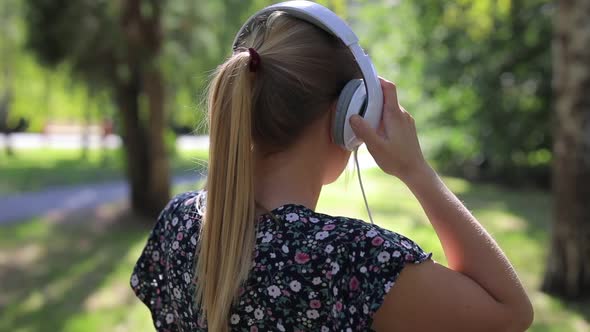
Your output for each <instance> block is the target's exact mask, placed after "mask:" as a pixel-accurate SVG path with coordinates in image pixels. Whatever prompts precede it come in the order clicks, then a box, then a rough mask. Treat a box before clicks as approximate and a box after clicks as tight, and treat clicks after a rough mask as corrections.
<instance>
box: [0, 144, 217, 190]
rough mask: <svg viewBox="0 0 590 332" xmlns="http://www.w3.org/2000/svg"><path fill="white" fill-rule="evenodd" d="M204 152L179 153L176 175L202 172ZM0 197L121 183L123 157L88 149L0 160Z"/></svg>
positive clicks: (47, 151) (27, 153)
mask: <svg viewBox="0 0 590 332" xmlns="http://www.w3.org/2000/svg"><path fill="white" fill-rule="evenodd" d="M206 156H207V151H206V150H202V149H194V150H178V151H176V154H175V155H173V156H172V157H171V158H170V167H171V171H172V172H173V173H174V174H176V175H187V174H188V175H191V174H198V173H200V172H202V170H203V169H204V168H205V167H204V166H205V165H206ZM0 169H1V170H2V172H0V195H7V194H14V193H18V192H26V191H37V190H43V189H47V188H50V187H53V186H64V185H76V184H85V183H100V182H103V181H109V180H123V179H124V174H125V164H124V155H123V152H122V151H120V150H106V151H102V150H90V151H89V152H88V154H87V155H86V157H85V158H82V154H81V152H80V151H79V150H64V149H26V150H18V151H16V153H15V155H14V156H13V157H10V158H5V157H3V158H1V159H0Z"/></svg>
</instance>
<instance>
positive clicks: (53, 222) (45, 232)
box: [0, 169, 590, 332]
mask: <svg viewBox="0 0 590 332" xmlns="http://www.w3.org/2000/svg"><path fill="white" fill-rule="evenodd" d="M351 176H352V174H348V176H343V177H342V178H341V179H340V180H339V181H338V182H337V183H335V184H333V185H330V186H327V187H326V188H325V191H324V192H323V194H322V197H321V200H320V203H319V206H318V210H319V211H321V212H326V213H331V214H340V215H348V216H352V217H359V218H366V212H365V210H364V205H363V202H362V198H361V196H360V191H359V189H358V188H357V182H356V179H355V178H353V177H351ZM363 176H364V177H363V180H364V182H365V186H366V189H367V193H368V199H369V203H370V205H371V207H372V211H373V215H374V217H375V220H376V222H377V223H379V224H380V225H382V226H384V227H386V228H388V229H391V230H394V231H397V232H399V233H402V234H405V235H406V236H409V237H410V238H412V239H414V240H415V241H417V242H418V243H419V244H420V245H421V246H422V247H423V248H424V249H425V250H427V251H432V252H434V258H435V259H436V260H437V261H441V262H444V256H443V253H442V250H441V247H440V244H439V243H438V240H437V238H436V236H435V233H434V231H433V230H432V229H431V227H430V226H429V224H428V222H427V220H426V218H425V216H424V214H423V213H422V211H421V209H420V207H419V206H418V204H417V203H416V201H415V200H414V198H413V197H412V196H411V195H410V193H409V191H408V190H407V189H406V188H405V187H404V186H403V185H402V184H401V183H400V182H399V181H397V180H395V179H393V178H390V177H388V176H385V175H383V174H382V173H380V172H379V171H378V170H376V169H371V170H365V171H363ZM445 181H446V182H447V184H448V185H449V186H450V187H451V188H452V190H453V191H454V192H456V193H457V194H459V195H460V197H461V198H462V199H463V200H464V201H465V202H466V203H467V205H468V207H469V208H470V209H471V210H472V211H473V212H474V213H475V215H476V216H477V217H478V218H479V219H480V220H481V222H482V223H483V224H484V225H485V226H486V228H487V229H488V230H489V231H490V232H491V233H492V234H493V235H494V236H495V238H496V239H497V241H498V242H499V243H500V245H501V246H502V248H503V249H504V250H505V251H506V253H507V254H508V256H509V257H510V259H511V260H512V262H513V263H514V265H515V267H516V269H517V271H518V273H519V275H520V277H521V278H522V280H523V281H524V283H525V284H526V288H527V290H528V292H529V294H530V295H531V297H532V300H533V302H534V305H535V310H536V315H535V323H534V325H533V327H532V328H531V329H530V330H529V331H538V332H541V331H555V332H557V331H559V332H568V331H577V332H583V331H590V323H589V322H590V302H588V303H579V304H577V305H569V304H565V303H563V302H561V301H559V300H557V299H554V298H552V297H550V296H547V295H545V294H543V293H541V292H539V291H538V288H539V283H540V281H541V276H542V273H543V266H544V264H545V256H546V253H547V243H548V233H547V230H548V229H549V222H550V201H551V200H550V196H549V195H548V194H546V193H542V192H535V191H514V190H506V189H501V188H498V187H495V186H491V185H474V184H470V183H469V182H466V181H463V180H460V179H455V178H446V179H445ZM187 189H190V188H186V187H184V188H176V191H184V190H187ZM150 222H151V221H145V220H140V219H139V218H137V217H134V216H132V215H129V214H128V213H127V212H126V210H125V207H124V206H121V205H116V204H115V205H108V206H102V207H100V208H98V209H95V210H91V211H86V212H84V213H81V214H78V215H70V216H55V215H54V216H45V217H40V218H37V219H33V220H28V221H26V222H23V223H19V224H15V225H11V226H6V227H3V228H0V313H1V314H0V331H12V332H24V331H85V332H93V331H151V330H153V329H152V328H151V326H152V325H151V320H150V317H149V314H148V311H147V310H146V309H145V307H144V306H143V305H142V304H141V303H140V302H139V301H138V300H137V299H136V298H135V297H134V296H133V294H132V293H131V290H130V288H129V286H128V278H129V275H130V273H131V269H132V266H133V264H134V262H135V260H136V259H137V257H138V255H139V253H140V250H141V249H142V247H143V245H144V241H145V239H146V237H147V235H148V232H149V230H150V226H149V225H148V224H149V223H150Z"/></svg>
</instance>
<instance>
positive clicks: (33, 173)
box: [0, 0, 590, 332]
mask: <svg viewBox="0 0 590 332" xmlns="http://www.w3.org/2000/svg"><path fill="white" fill-rule="evenodd" d="M319 2H321V3H322V4H324V5H326V6H328V7H330V8H331V9H332V10H334V11H335V12H336V13H338V14H339V15H340V16H342V17H344V18H346V20H347V21H348V22H349V23H350V24H351V26H352V27H353V30H355V32H356V33H357V34H358V35H359V37H360V39H361V44H362V45H363V46H364V47H365V49H366V50H367V51H368V53H369V54H370V55H371V57H372V59H373V61H374V63H375V66H376V68H377V71H378V73H379V74H380V75H381V76H384V77H386V78H388V79H390V80H392V81H394V82H396V84H397V86H398V90H399V95H400V101H401V103H402V104H403V105H404V106H405V108H406V109H408V111H409V112H411V113H412V115H413V116H414V117H415V119H416V123H417V126H418V130H419V136H420V140H421V144H422V146H423V149H424V151H425V154H426V156H427V158H428V159H429V160H430V161H431V162H432V164H433V165H434V166H435V168H436V169H437V170H438V171H440V172H441V173H442V174H443V175H444V180H445V182H446V183H447V184H448V185H449V187H450V188H451V189H452V190H453V191H454V192H455V193H456V194H457V195H458V196H459V197H460V198H461V200H463V201H464V202H465V204H466V205H467V207H468V208H469V209H470V210H472V211H473V213H474V214H475V216H476V217H477V218H478V219H479V220H480V221H481V223H482V224H483V225H484V226H485V227H486V229H488V230H489V231H490V233H491V234H492V235H493V236H494V237H495V238H496V240H497V241H498V243H499V244H500V246H501V247H502V248H503V249H504V250H505V252H506V254H507V255H508V257H509V258H510V260H511V261H512V262H513V264H514V266H515V268H516V270H517V272H518V274H519V276H520V278H521V279H522V281H523V283H524V284H525V287H526V289H527V292H528V293H529V295H530V297H531V300H532V302H533V304H534V307H535V321H534V323H533V325H532V327H531V328H530V331H560V332H561V331H590V301H589V300H588V296H589V294H590V267H589V266H590V261H589V260H590V255H589V254H588V253H589V252H590V248H589V245H588V244H587V242H590V241H588V240H587V239H588V237H589V236H590V212H589V211H588V209H589V207H588V201H589V200H590V193H589V192H588V188H590V175H589V174H590V162H588V160H590V142H589V141H590V137H589V135H587V133H588V132H589V130H590V129H589V128H588V126H589V124H588V123H590V115H589V114H590V106H589V105H590V102H589V101H588V97H585V94H587V93H588V91H589V90H588V89H589V87H590V83H588V82H590V56H589V54H590V53H589V51H588V50H590V38H588V36H589V35H590V23H589V22H590V4H589V1H587V0H575V1H574V0H571V1H549V0H472V1H470V0H448V1H438V0H420V1H409V0H373V1H370V0H325V1H319ZM270 3H272V1H265V0H216V1H213V0H195V1H193V0H186V1H185V0H166V1H156V0H121V1H111V0H78V1H69V0H22V1H21V0H3V1H0V132H2V134H4V135H0V147H1V148H2V150H3V151H1V152H0V331H146V330H150V329H151V326H152V323H151V320H150V317H149V313H148V311H147V309H146V308H145V307H144V306H143V305H142V304H141V303H140V302H139V301H138V300H137V299H136V298H135V297H134V296H133V294H132V292H131V290H130V288H129V286H128V280H129V276H130V273H131V269H132V267H133V264H134V263H135V260H136V259H137V257H138V255H139V253H140V251H141V249H142V247H143V245H144V244H145V240H146V238H147V235H148V233H149V231H150V229H151V227H152V226H153V223H154V221H155V217H156V216H157V214H158V212H159V211H160V210H161V208H162V207H163V204H165V202H166V201H167V200H168V199H169V198H170V197H171V195H174V194H175V193H179V192H182V191H186V190H192V189H197V188H199V187H200V186H201V185H202V179H203V177H204V176H205V174H206V162H207V140H206V134H207V127H206V124H205V122H206V114H205V112H204V109H203V102H202V97H203V94H204V91H205V88H206V85H207V82H208V79H209V75H210V74H211V73H212V71H213V70H214V69H215V67H216V65H218V64H219V63H221V62H222V60H223V59H224V58H226V57H227V56H228V55H229V54H230V46H231V41H232V39H233V36H234V34H235V32H236V31H237V30H238V28H239V27H240V25H241V23H242V22H243V21H244V20H245V19H246V18H247V17H248V16H249V15H250V14H251V13H253V12H254V11H255V10H256V9H258V8H261V7H263V6H265V5H268V4H270ZM568 43H569V44H568ZM568 45H573V46H571V47H567V46H568ZM576 52H577V53H576ZM572 77H573V78H572ZM564 87H567V89H568V91H569V92H568V93H563V90H561V89H562V88H564ZM584 119H585V120H584ZM584 126H586V127H584ZM204 135H205V136H204ZM560 142H561V144H562V145H559V144H558V143H560ZM558 145H559V146H561V147H562V149H565V150H563V151H562V150H560V151H561V152H560V153H559V154H558V153H556V152H555V151H557V150H555V149H556V148H555V146H558ZM584 147H585V148H584ZM564 151H565V152H567V153H565V152H564ZM360 154H361V161H362V164H363V166H362V168H363V176H364V180H365V182H366V184H365V186H366V190H367V194H368V199H369V203H370V204H371V207H372V210H373V214H374V217H375V219H376V221H377V223H379V224H380V225H382V226H384V227H386V228H388V229H391V230H394V231H397V232H400V233H402V234H405V235H407V236H409V237H411V238H412V239H414V240H415V241H417V242H418V243H419V244H420V245H421V246H422V247H423V248H424V249H425V250H427V251H432V252H433V253H434V257H435V259H436V260H437V261H440V262H445V258H444V254H443V252H442V249H441V247H440V244H439V242H438V239H437V238H436V235H435V233H434V231H433V230H432V228H431V227H430V225H429V223H428V221H427V219H426V217H425V215H424V214H423V212H422V211H421V209H420V207H419V205H418V204H417V202H416V201H415V199H414V198H413V197H412V196H411V193H410V192H409V191H408V190H407V189H406V188H405V187H404V186H403V185H402V184H401V183H400V182H399V181H397V180H396V179H393V178H390V177H386V176H384V175H383V174H382V172H380V171H379V170H378V169H377V168H375V167H374V164H373V163H372V162H371V159H370V156H369V155H368V154H367V152H366V151H365V150H362V151H361V152H360ZM353 175H354V174H353V173H352V172H347V173H346V174H345V175H343V176H342V178H341V179H339V180H338V181H337V182H336V183H335V184H332V185H330V186H327V187H326V189H325V191H324V192H323V193H322V197H321V199H320V202H319V206H318V210H320V211H322V212H327V213H330V214H338V215H348V216H352V217H358V218H364V219H366V218H367V216H366V212H365V210H364V205H363V201H362V197H361V196H360V191H359V189H358V188H357V185H356V182H355V179H354V178H353V177H352V176H353ZM556 230H560V231H556ZM584 239H586V240H584Z"/></svg>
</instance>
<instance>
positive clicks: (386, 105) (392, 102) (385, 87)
mask: <svg viewBox="0 0 590 332" xmlns="http://www.w3.org/2000/svg"><path fill="white" fill-rule="evenodd" d="M381 90H382V91H383V109H384V110H389V111H394V112H395V111H399V102H398V99H397V88H396V86H395V84H394V83H393V82H390V81H388V80H386V79H383V78H381Z"/></svg>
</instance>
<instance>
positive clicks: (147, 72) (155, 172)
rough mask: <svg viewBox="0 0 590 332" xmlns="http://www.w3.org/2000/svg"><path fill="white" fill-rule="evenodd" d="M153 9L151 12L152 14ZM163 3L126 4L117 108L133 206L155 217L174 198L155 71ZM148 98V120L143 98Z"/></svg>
mask: <svg viewBox="0 0 590 332" xmlns="http://www.w3.org/2000/svg"><path fill="white" fill-rule="evenodd" d="M148 8H149V10H148ZM160 15H161V10H160V4H159V2H158V1H157V0H143V1H142V0H126V1H125V2H124V3H123V11H122V16H121V25H122V30H123V32H124V33H123V37H124V40H125V50H126V54H125V60H124V61H123V63H125V67H126V68H127V71H128V75H123V77H121V78H119V80H118V81H119V82H118V84H117V96H118V98H117V103H118V106H119V109H120V112H121V115H122V120H123V128H124V131H125V132H124V135H123V140H124V141H123V142H124V146H125V152H126V156H127V176H128V179H129V183H130V186H131V207H132V208H133V210H134V211H136V212H139V213H140V214H143V215H146V216H149V217H155V216H157V215H158V214H159V213H160V211H161V210H162V208H164V206H165V205H166V203H167V202H168V200H169V198H170V180H169V177H170V174H169V169H168V158H167V154H166V149H165V145H164V130H165V121H164V119H165V115H164V85H163V82H162V76H161V74H160V72H159V68H158V66H157V61H156V59H157V57H158V55H159V52H160V48H161V26H160ZM142 96H145V97H146V98H147V102H148V107H147V117H143V118H142V116H140V114H142V113H143V112H142V110H141V109H140V103H139V99H140V97H142Z"/></svg>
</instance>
